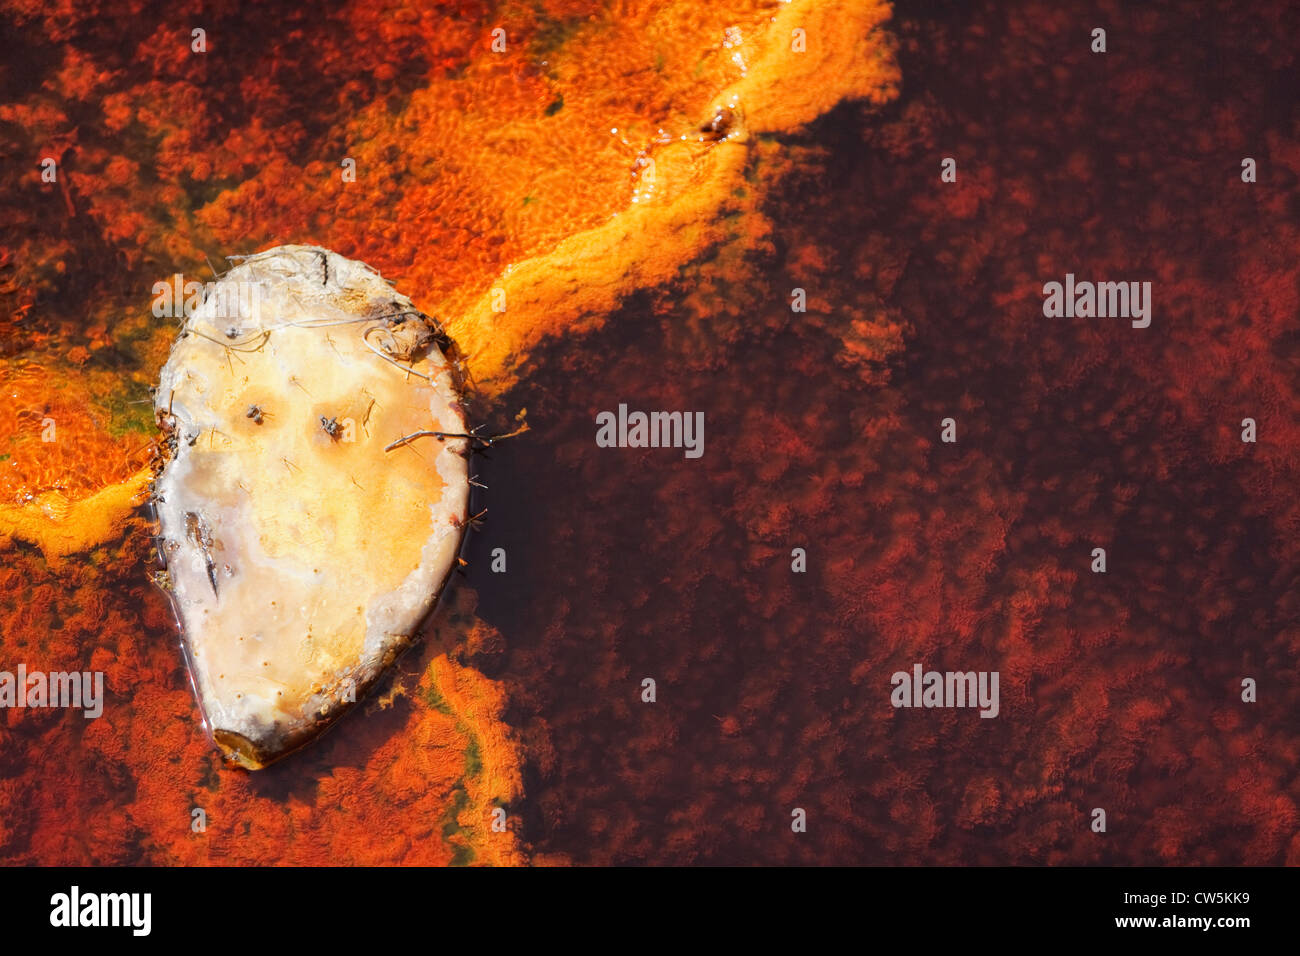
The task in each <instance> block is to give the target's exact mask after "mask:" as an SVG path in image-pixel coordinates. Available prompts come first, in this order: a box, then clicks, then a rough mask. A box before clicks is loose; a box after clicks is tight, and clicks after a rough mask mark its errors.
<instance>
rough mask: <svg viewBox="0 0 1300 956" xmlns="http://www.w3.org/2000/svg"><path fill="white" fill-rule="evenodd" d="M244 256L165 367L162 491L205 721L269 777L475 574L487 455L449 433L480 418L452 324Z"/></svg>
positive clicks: (278, 251)
mask: <svg viewBox="0 0 1300 956" xmlns="http://www.w3.org/2000/svg"><path fill="white" fill-rule="evenodd" d="M236 261H237V262H238V264H237V265H236V266H235V267H234V268H232V269H231V271H229V272H228V273H226V274H225V275H224V276H222V277H221V279H220V281H219V282H216V283H213V284H210V285H209V286H208V288H207V289H206V293H205V295H204V298H203V301H202V304H198V303H197V299H196V300H195V302H194V304H195V305H196V308H194V309H193V312H192V314H190V315H189V317H188V318H187V319H186V321H185V323H184V325H183V326H182V329H181V332H180V334H179V338H178V340H177V342H176V344H175V346H174V348H173V349H172V352H171V355H170V356H169V358H168V360H167V363H166V365H165V366H164V367H163V370H162V373H161V377H160V380H159V385H158V389H157V392H156V393H155V408H156V410H157V414H158V418H159V421H160V423H161V425H162V427H163V429H164V432H165V433H166V435H167V452H168V454H167V460H166V463H165V465H164V466H163V469H162V472H161V474H160V476H159V478H158V479H157V481H156V482H155V486H154V491H155V508H156V511H157V517H158V521H159V526H160V527H159V539H158V544H159V551H160V554H161V557H162V559H163V561H164V563H165V566H166V570H165V572H164V573H163V574H162V575H160V576H159V577H160V583H162V584H163V586H164V587H165V588H166V589H168V590H169V592H170V594H171V597H172V600H173V603H174V605H175V608H176V612H177V616H178V618H179V620H180V625H181V630H182V641H183V644H184V647H185V649H186V653H187V656H188V659H189V665H190V672H191V676H192V678H193V683H194V687H195V690H196V693H197V694H198V698H199V703H200V706H201V707H202V710H203V713H204V717H205V719H206V721H207V724H208V727H209V730H210V732H211V733H212V736H213V739H214V740H215V741H216V743H217V745H218V746H219V747H220V748H221V749H222V751H223V752H224V753H225V754H226V755H227V757H228V758H229V759H230V760H232V761H233V762H235V763H238V764H241V765H243V766H245V767H249V768H254V769H255V768H259V767H263V766H265V765H266V764H268V763H270V762H271V761H273V760H275V759H277V758H278V757H281V756H283V755H284V754H286V753H288V752H289V751H291V750H293V749H295V748H296V747H298V746H301V745H302V744H304V743H306V742H307V741H308V740H310V739H311V738H312V737H314V736H315V735H316V734H318V733H319V732H320V731H321V730H323V729H324V728H325V727H326V726H328V725H329V724H330V723H332V722H333V721H334V720H335V719H336V718H337V717H338V716H339V715H340V714H341V713H343V712H344V711H345V710H346V709H347V708H348V706H349V705H350V704H351V703H353V702H355V701H356V700H359V699H361V697H362V696H363V695H364V694H365V692H366V690H367V689H368V687H369V686H370V685H372V684H373V683H374V682H375V680H376V679H377V678H378V677H379V676H380V674H381V673H382V672H383V670H384V668H385V667H387V665H388V664H390V663H391V662H392V661H393V659H394V658H395V657H396V656H397V655H398V653H399V652H400V651H401V650H403V649H404V648H405V647H406V646H407V645H408V644H409V643H410V642H411V640H412V637H413V635H414V633H415V631H416V629H417V627H418V626H419V624H420V622H421V620H422V619H423V618H424V616H425V615H426V614H427V613H428V611H429V610H430V608H431V607H432V605H433V603H434V601H435V600H436V598H437V595H438V593H439V591H440V589H441V587H442V585H443V584H444V583H445V581H446V579H447V576H448V574H449V572H450V570H451V568H452V566H453V564H454V563H455V561H456V557H457V552H458V549H459V545H460V541H461V536H462V531H463V528H464V524H465V519H466V508H467V505H468V500H469V483H468V472H467V462H466V457H465V456H466V454H467V453H468V442H467V441H466V440H465V439H463V438H451V437H446V438H444V437H442V436H443V434H451V435H461V434H464V432H465V421H464V417H463V412H462V409H461V407H460V402H459V395H458V391H457V387H456V380H455V376H454V374H453V369H452V367H451V365H450V364H449V362H448V359H447V358H446V356H444V354H443V352H442V350H441V348H440V344H439V343H440V341H444V340H441V337H440V329H439V327H438V326H437V324H436V323H435V322H434V321H433V320H431V319H429V318H428V317H426V316H424V315H423V314H421V313H420V312H418V311H417V310H416V309H415V308H414V306H413V305H412V304H411V301H410V300H409V299H407V298H406V297H405V296H402V295H399V294H398V293H397V292H396V291H395V290H394V289H393V287H392V286H391V284H390V283H388V282H386V281H385V280H384V279H383V278H382V277H381V276H380V275H379V274H378V273H376V272H375V271H374V270H372V269H370V268H369V267H367V266H365V265H363V264H362V263H360V262H355V261H352V260H349V259H345V258H343V257H342V256H339V255H336V254H335V253H332V252H329V251H327V250H325V249H319V248H315V247H308V246H280V247H277V248H275V249H271V250H268V251H267V252H263V253H260V254H258V255H255V256H249V257H246V258H243V259H239V260H236ZM403 439H405V440H404V441H403Z"/></svg>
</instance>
